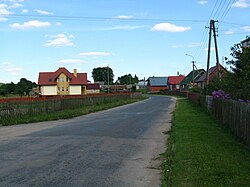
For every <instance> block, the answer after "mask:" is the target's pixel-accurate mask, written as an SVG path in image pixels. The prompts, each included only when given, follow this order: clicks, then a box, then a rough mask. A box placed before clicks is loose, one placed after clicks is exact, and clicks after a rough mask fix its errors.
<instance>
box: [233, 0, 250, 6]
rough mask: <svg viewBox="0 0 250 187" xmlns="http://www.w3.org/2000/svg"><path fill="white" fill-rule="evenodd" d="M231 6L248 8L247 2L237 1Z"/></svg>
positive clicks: (244, 0) (245, 0) (249, 4)
mask: <svg viewBox="0 0 250 187" xmlns="http://www.w3.org/2000/svg"><path fill="white" fill-rule="evenodd" d="M232 6H233V7H235V8H248V7H250V3H248V2H247V0H238V1H236V2H235V3H233V5H232Z"/></svg>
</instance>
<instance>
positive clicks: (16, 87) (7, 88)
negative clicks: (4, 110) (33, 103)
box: [0, 78, 37, 96]
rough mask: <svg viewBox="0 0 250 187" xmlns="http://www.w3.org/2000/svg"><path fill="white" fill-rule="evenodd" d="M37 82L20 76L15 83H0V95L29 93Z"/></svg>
mask: <svg viewBox="0 0 250 187" xmlns="http://www.w3.org/2000/svg"><path fill="white" fill-rule="evenodd" d="M36 87H37V84H36V83H35V82H31V81H29V80H27V79H25V78H21V79H20V81H19V82H18V83H17V84H14V83H13V82H11V83H7V84H1V86H0V95H2V96H7V95H10V94H12V95H20V96H23V95H29V94H30V92H31V91H32V89H33V88H36Z"/></svg>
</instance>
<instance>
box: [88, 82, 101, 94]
mask: <svg viewBox="0 0 250 187" xmlns="http://www.w3.org/2000/svg"><path fill="white" fill-rule="evenodd" d="M100 90H101V85H100V84H99V83H88V84H87V85H86V91H87V94H98V93H100Z"/></svg>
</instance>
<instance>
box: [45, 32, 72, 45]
mask: <svg viewBox="0 0 250 187" xmlns="http://www.w3.org/2000/svg"><path fill="white" fill-rule="evenodd" d="M72 36H73V35H69V36H66V35H65V34H57V35H55V36H52V38H53V39H52V40H48V41H47V43H46V44H44V45H45V46H51V47H63V46H73V45H74V43H73V42H72V41H71V40H70V38H72ZM45 37H49V36H48V35H46V36H45Z"/></svg>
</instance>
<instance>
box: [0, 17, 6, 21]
mask: <svg viewBox="0 0 250 187" xmlns="http://www.w3.org/2000/svg"><path fill="white" fill-rule="evenodd" d="M3 21H8V18H5V17H0V22H3Z"/></svg>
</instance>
